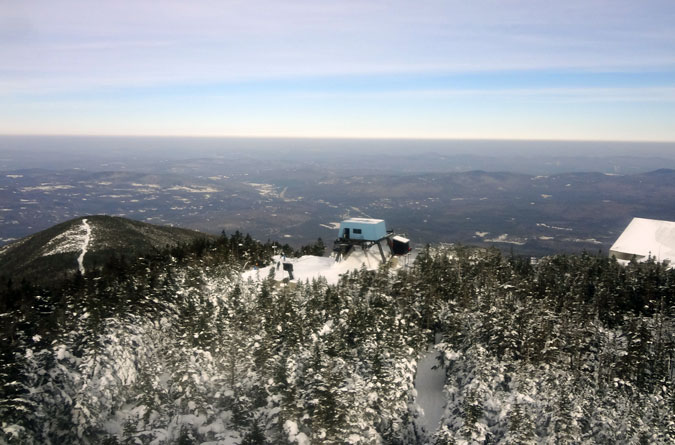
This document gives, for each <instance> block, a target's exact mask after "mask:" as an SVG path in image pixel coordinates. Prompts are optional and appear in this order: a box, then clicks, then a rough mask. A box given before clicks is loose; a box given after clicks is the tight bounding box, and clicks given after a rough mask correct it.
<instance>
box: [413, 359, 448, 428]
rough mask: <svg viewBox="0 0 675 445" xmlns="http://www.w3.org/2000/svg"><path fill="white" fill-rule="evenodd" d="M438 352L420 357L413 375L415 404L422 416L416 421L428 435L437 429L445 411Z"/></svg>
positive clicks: (443, 376) (442, 379) (443, 384)
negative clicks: (415, 393) (434, 367)
mask: <svg viewBox="0 0 675 445" xmlns="http://www.w3.org/2000/svg"><path fill="white" fill-rule="evenodd" d="M438 355H439V352H438V351H436V350H432V351H430V352H428V353H427V354H426V355H425V356H424V357H422V358H421V359H420V360H419V362H418V363H417V373H416V374H415V390H416V391H417V404H418V405H419V407H420V408H422V410H423V412H424V414H423V415H421V416H420V417H419V419H418V422H419V423H420V425H422V426H423V427H424V429H425V430H426V431H427V433H429V434H430V435H431V434H433V433H434V432H435V431H436V430H437V429H438V424H439V422H440V420H441V417H442V416H443V411H444V410H445V395H444V393H443V387H444V386H445V370H444V369H443V368H441V367H438V368H436V369H433V366H436V365H438V360H437V359H438Z"/></svg>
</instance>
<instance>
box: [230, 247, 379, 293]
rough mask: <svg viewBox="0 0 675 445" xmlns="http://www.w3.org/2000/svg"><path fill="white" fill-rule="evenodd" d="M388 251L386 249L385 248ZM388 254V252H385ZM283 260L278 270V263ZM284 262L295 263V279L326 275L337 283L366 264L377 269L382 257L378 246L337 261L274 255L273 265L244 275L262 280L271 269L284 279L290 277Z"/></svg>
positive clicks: (310, 279)
mask: <svg viewBox="0 0 675 445" xmlns="http://www.w3.org/2000/svg"><path fill="white" fill-rule="evenodd" d="M385 252H386V250H385ZM385 255H386V253H385ZM278 262H281V263H282V264H281V265H280V266H279V269H278V270H277V267H276V265H277V263H278ZM283 263H291V264H293V278H294V280H293V281H306V280H308V281H312V280H314V279H318V278H319V277H324V278H325V279H326V281H327V282H328V284H337V282H338V281H339V280H340V276H341V275H343V274H345V273H347V272H349V271H351V270H356V269H360V268H361V267H363V266H365V267H366V269H368V270H375V269H377V268H378V267H379V265H380V264H382V257H381V256H380V252H379V250H378V249H377V247H376V246H374V247H371V248H370V249H368V250H367V251H365V252H364V251H363V250H361V249H356V250H355V251H353V252H352V253H351V254H349V256H348V257H347V258H345V259H342V260H341V261H339V262H337V261H335V258H332V257H320V256H314V255H305V256H302V257H300V258H286V260H283V259H282V258H281V256H280V255H276V256H275V257H274V263H273V265H272V266H268V267H263V268H261V269H259V270H255V269H254V270H249V271H247V272H245V273H244V274H243V275H242V278H243V279H244V280H247V279H252V280H262V279H265V278H267V277H268V276H269V274H270V271H271V270H274V275H273V276H274V279H275V280H278V281H280V280H283V279H284V278H288V272H285V271H284V270H283V267H282V266H283Z"/></svg>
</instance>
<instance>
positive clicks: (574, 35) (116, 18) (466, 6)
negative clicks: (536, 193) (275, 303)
mask: <svg viewBox="0 0 675 445" xmlns="http://www.w3.org/2000/svg"><path fill="white" fill-rule="evenodd" d="M673 23H675V2H673V1H672V0H664V1H661V0H656V1H653V0H640V1H636V0H630V1H625V0H612V1H605V0H602V1H600V0H583V1H577V0H568V1H542V0H499V1H486V0H472V1H466V0H462V1H455V0H443V1H435V0H432V1H425V0H416V1H399V0H389V1H370V0H358V1H352V0H341V1H338V0H311V1H304V0H269V1H267V0H265V1H262V0H246V1H227V0H218V1H210V0H209V1H201V0H193V1H188V2H186V1H172V0H163V1H148V0H133V1H127V0H116V1H109V2H93V1H91V0H87V1H75V0H60V1H58V2H55V1H53V0H46V1H41V0H35V1H31V0H26V1H15V0H0V134H31V135H36V134H68V135H80V134H83V135H162V136H172V135H175V136H255V137H280V136H281V137H349V138H354V137H356V138H425V139H437V138H439V139H444V138H449V139H467V138H468V139H535V140H536V139H546V140H612V141H614V140H616V141H671V142H672V141H675V26H673Z"/></svg>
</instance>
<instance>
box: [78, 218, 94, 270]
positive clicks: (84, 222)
mask: <svg viewBox="0 0 675 445" xmlns="http://www.w3.org/2000/svg"><path fill="white" fill-rule="evenodd" d="M82 225H83V226H84V229H85V230H86V231H87V233H86V234H85V235H84V240H83V241H82V252H81V253H80V256H79V257H77V266H78V268H79V269H80V273H81V274H82V275H84V255H85V254H86V253H87V249H88V248H89V241H91V226H90V225H89V223H88V222H87V219H86V218H85V219H83V220H82Z"/></svg>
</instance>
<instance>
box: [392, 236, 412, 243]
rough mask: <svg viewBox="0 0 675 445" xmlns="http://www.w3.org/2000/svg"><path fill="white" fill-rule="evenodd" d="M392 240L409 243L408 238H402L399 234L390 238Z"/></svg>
mask: <svg viewBox="0 0 675 445" xmlns="http://www.w3.org/2000/svg"><path fill="white" fill-rule="evenodd" d="M392 239H393V240H394V241H398V242H399V243H409V242H410V240H409V239H408V238H404V237H402V236H400V235H396V236H395V237H393V238H392Z"/></svg>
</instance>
